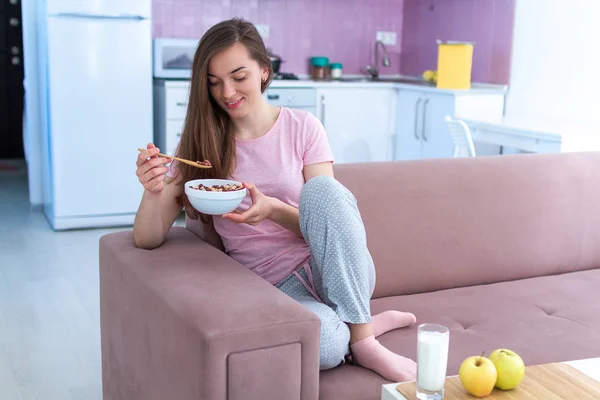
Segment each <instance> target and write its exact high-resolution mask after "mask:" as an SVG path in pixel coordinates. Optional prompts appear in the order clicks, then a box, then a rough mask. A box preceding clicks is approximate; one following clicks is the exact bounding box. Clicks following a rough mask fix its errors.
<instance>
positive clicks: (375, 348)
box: [350, 335, 417, 382]
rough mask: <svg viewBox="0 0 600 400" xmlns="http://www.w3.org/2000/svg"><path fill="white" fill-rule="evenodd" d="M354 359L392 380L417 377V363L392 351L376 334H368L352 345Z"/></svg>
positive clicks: (397, 380) (409, 379)
mask: <svg viewBox="0 0 600 400" xmlns="http://www.w3.org/2000/svg"><path fill="white" fill-rule="evenodd" d="M350 349H351V350H352V360H353V362H354V363H355V364H358V365H360V366H361V367H364V368H367V369H370V370H371V371H374V372H377V373H378V374H379V375H381V376H382V377H384V378H385V379H387V380H389V381H392V382H406V381H412V380H415V379H416V377H417V363H416V362H414V361H413V360H411V359H409V358H406V357H402V356H401V355H398V354H396V353H392V352H391V351H389V350H388V349H386V348H385V347H383V346H382V345H381V343H379V341H378V340H377V339H375V336H373V335H371V336H367V337H366V338H364V339H362V340H359V341H358V342H355V343H353V344H351V345H350Z"/></svg>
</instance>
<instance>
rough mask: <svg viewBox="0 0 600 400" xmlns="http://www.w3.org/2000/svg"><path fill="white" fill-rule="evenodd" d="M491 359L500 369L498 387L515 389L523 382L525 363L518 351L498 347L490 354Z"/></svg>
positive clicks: (498, 369)
mask: <svg viewBox="0 0 600 400" xmlns="http://www.w3.org/2000/svg"><path fill="white" fill-rule="evenodd" d="M490 360H492V362H493V363H494V365H495V366H496V371H498V379H497V380H496V387H497V388H498V389H501V390H510V389H514V388H516V387H517V386H518V385H519V383H521V380H523V377H524V376H525V363H524V362H523V359H522V358H521V357H520V356H519V355H518V354H517V353H515V352H514V351H511V350H508V349H496V350H494V351H492V353H491V354H490Z"/></svg>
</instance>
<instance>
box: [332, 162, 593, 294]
mask: <svg viewBox="0 0 600 400" xmlns="http://www.w3.org/2000/svg"><path fill="white" fill-rule="evenodd" d="M334 171H335V175H336V178H337V179H338V180H339V181H340V182H342V183H343V184H344V185H345V186H346V187H347V188H348V189H350V191H352V192H353V193H354V195H355V197H356V198H357V200H358V205H359V209H360V212H361V216H362V218H363V221H364V223H365V229H366V231H367V241H368V242H367V244H368V247H369V249H370V251H371V255H372V256H373V259H374V262H375V268H376V270H377V284H376V288H375V293H374V297H375V298H377V297H384V296H390V295H401V294H412V293H420V292H429V291H435V290H442V289H448V288H453V287H461V286H470V285H478V284H487V283H493V282H500V281H508V280H515V279H523V278H529V277H536V276H541V275H552V274H559V273H564V272H571V271H578V270H584V269H591V268H599V267H600V152H598V153H596V152H594V153H562V154H545V155H540V154H527V155H525V154H520V155H503V156H489V157H479V158H470V159H469V158H463V159H439V160H418V161H396V162H385V163H370V164H340V165H335V167H334Z"/></svg>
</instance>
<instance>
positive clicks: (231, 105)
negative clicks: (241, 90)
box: [225, 97, 244, 109]
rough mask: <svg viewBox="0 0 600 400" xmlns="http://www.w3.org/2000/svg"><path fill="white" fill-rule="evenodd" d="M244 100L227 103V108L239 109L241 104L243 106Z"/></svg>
mask: <svg viewBox="0 0 600 400" xmlns="http://www.w3.org/2000/svg"><path fill="white" fill-rule="evenodd" d="M242 100H244V98H243V97H242V98H240V99H238V100H235V101H226V102H225V105H226V106H227V108H230V109H233V108H238V107H239V106H240V104H242Z"/></svg>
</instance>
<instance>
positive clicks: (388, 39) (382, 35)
mask: <svg viewBox="0 0 600 400" xmlns="http://www.w3.org/2000/svg"><path fill="white" fill-rule="evenodd" d="M375 40H381V41H382V42H383V44H387V45H389V46H395V45H396V32H382V31H379V32H377V36H376V38H375Z"/></svg>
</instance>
